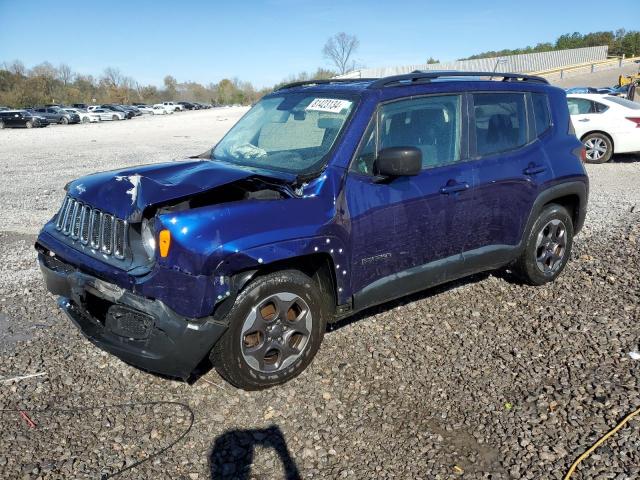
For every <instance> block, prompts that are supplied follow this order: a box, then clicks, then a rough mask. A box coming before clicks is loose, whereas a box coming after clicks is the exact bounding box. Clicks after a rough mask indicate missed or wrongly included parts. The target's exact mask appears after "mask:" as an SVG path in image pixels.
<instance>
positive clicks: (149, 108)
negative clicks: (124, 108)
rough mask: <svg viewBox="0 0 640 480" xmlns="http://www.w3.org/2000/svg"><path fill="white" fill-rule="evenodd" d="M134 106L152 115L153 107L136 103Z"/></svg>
mask: <svg viewBox="0 0 640 480" xmlns="http://www.w3.org/2000/svg"><path fill="white" fill-rule="evenodd" d="M136 108H137V109H138V110H140V111H141V112H142V113H143V114H148V115H153V107H151V106H149V105H136Z"/></svg>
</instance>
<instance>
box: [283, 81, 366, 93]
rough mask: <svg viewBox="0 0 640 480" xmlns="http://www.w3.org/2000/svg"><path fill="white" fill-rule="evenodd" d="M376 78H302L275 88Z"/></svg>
mask: <svg viewBox="0 0 640 480" xmlns="http://www.w3.org/2000/svg"><path fill="white" fill-rule="evenodd" d="M373 80H376V79H375V78H328V79H323V80H303V81H301V82H291V83H286V84H284V85H281V86H279V87H278V88H276V89H275V91H276V92H277V91H278V90H284V89H285V88H294V87H303V86H305V85H326V84H329V83H355V82H371V81H373Z"/></svg>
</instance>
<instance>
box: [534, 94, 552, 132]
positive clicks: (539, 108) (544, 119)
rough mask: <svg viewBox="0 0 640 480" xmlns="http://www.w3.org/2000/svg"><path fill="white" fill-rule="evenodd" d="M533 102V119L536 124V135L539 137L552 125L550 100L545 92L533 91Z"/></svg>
mask: <svg viewBox="0 0 640 480" xmlns="http://www.w3.org/2000/svg"><path fill="white" fill-rule="evenodd" d="M531 103H532V104H533V119H534V122H535V125H536V135H537V136H538V137H539V136H540V135H541V134H543V133H544V132H546V131H547V130H548V129H549V127H550V126H551V115H550V114H549V100H548V99H547V96H546V95H545V94H544V93H532V94H531Z"/></svg>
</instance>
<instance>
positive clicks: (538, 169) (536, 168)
mask: <svg viewBox="0 0 640 480" xmlns="http://www.w3.org/2000/svg"><path fill="white" fill-rule="evenodd" d="M546 170H547V169H546V167H543V166H541V165H531V166H530V167H528V168H525V169H524V174H525V175H537V174H538V173H542V172H544V171H546Z"/></svg>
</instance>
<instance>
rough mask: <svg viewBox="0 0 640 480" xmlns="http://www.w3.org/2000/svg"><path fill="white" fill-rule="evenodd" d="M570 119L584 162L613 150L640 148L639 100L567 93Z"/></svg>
mask: <svg viewBox="0 0 640 480" xmlns="http://www.w3.org/2000/svg"><path fill="white" fill-rule="evenodd" d="M567 103H568V104H569V115H571V123H572V124H573V128H574V129H575V131H576V137H578V138H579V139H580V140H581V141H582V143H583V144H584V147H585V149H586V150H587V160H586V161H587V162H588V163H605V162H608V161H609V160H611V156H612V155H613V154H614V153H630V152H640V103H636V102H632V101H631V100H627V99H626V98H620V97H615V96H613V95H600V94H594V93H584V94H570V95H567Z"/></svg>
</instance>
